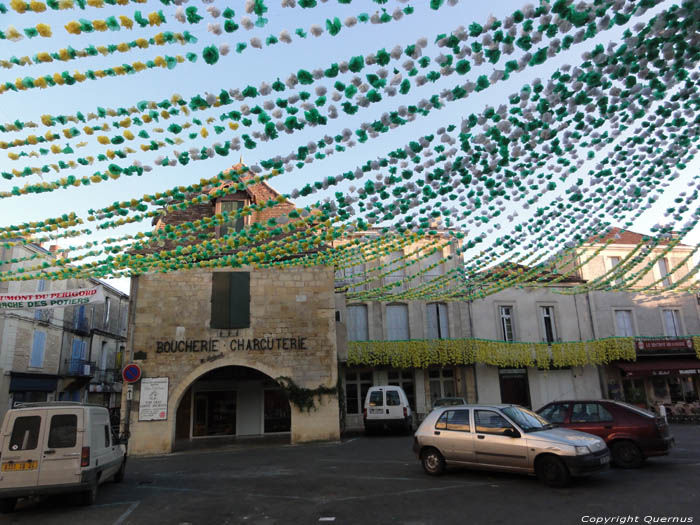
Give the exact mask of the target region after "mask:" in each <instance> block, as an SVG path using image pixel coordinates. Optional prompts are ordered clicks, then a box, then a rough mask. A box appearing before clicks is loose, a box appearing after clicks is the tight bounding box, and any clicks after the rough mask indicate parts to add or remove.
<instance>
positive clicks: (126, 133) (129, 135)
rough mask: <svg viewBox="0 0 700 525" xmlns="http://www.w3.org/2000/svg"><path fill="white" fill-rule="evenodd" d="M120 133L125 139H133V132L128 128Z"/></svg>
mask: <svg viewBox="0 0 700 525" xmlns="http://www.w3.org/2000/svg"><path fill="white" fill-rule="evenodd" d="M122 135H124V138H125V139H127V140H134V134H133V133H132V132H131V131H129V130H128V129H126V130H124V133H122Z"/></svg>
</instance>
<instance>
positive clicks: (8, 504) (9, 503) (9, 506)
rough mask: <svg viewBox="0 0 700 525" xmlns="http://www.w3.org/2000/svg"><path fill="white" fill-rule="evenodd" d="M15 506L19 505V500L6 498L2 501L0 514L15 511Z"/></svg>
mask: <svg viewBox="0 0 700 525" xmlns="http://www.w3.org/2000/svg"><path fill="white" fill-rule="evenodd" d="M15 505H17V498H4V499H0V512H2V513H3V514H6V513H8V512H12V511H13V510H15Z"/></svg>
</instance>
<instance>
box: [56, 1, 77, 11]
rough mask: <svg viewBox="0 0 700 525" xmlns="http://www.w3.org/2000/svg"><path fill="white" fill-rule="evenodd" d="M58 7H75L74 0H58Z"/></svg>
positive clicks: (62, 8)
mask: <svg viewBox="0 0 700 525" xmlns="http://www.w3.org/2000/svg"><path fill="white" fill-rule="evenodd" d="M58 8H59V9H61V10H64V9H73V0H58Z"/></svg>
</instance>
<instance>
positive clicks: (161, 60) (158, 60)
mask: <svg viewBox="0 0 700 525" xmlns="http://www.w3.org/2000/svg"><path fill="white" fill-rule="evenodd" d="M153 63H154V64H155V65H156V66H158V67H166V66H167V64H166V63H165V59H164V58H163V57H162V56H160V55H158V56H157V57H156V58H154V59H153Z"/></svg>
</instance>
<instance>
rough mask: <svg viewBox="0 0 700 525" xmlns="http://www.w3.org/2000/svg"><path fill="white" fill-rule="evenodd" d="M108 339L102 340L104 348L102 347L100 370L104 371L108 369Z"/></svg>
mask: <svg viewBox="0 0 700 525" xmlns="http://www.w3.org/2000/svg"><path fill="white" fill-rule="evenodd" d="M107 357H108V352H107V341H102V348H100V370H102V371H103V372H104V371H105V370H107Z"/></svg>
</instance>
